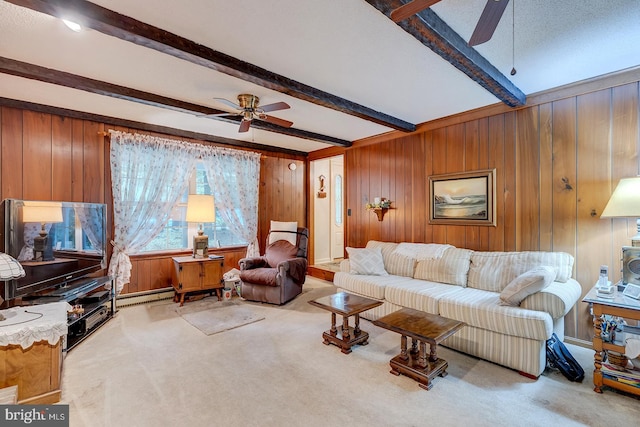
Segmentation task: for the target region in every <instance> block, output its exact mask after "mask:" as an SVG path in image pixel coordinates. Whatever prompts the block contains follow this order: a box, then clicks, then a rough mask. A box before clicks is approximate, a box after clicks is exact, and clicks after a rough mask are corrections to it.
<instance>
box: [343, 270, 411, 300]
mask: <svg viewBox="0 0 640 427" xmlns="http://www.w3.org/2000/svg"><path fill="white" fill-rule="evenodd" d="M411 280H412V279H411V278H410V277H402V276H393V275H388V276H364V275H359V274H350V273H345V272H342V271H338V272H337V273H335V274H334V276H333V284H334V285H336V286H337V287H339V288H343V289H345V290H347V291H350V292H353V293H356V294H358V295H364V296H366V297H369V298H375V299H377V300H382V299H384V295H385V288H386V287H387V285H389V284H391V283H398V284H401V283H405V282H408V281H411Z"/></svg>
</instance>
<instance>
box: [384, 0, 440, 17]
mask: <svg viewBox="0 0 640 427" xmlns="http://www.w3.org/2000/svg"><path fill="white" fill-rule="evenodd" d="M439 1H440V0H413V1H410V2H409V3H407V4H405V5H402V6H400V7H399V8H397V9H394V10H392V11H391V15H390V18H391V20H392V21H393V22H400V21H402V20H403V19H407V18H408V17H410V16H411V15H415V14H416V13H418V12H420V11H421V10H424V9H426V8H428V7H431V6H433V5H434V4H436V3H438V2H439Z"/></svg>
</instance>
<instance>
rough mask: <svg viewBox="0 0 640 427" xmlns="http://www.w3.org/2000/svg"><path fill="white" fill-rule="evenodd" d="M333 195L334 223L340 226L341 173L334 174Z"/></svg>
mask: <svg viewBox="0 0 640 427" xmlns="http://www.w3.org/2000/svg"><path fill="white" fill-rule="evenodd" d="M333 194H334V195H335V196H334V197H335V199H334V201H335V206H336V213H335V215H336V217H335V221H336V225H337V226H338V227H340V226H342V175H336V185H335V188H334V191H333Z"/></svg>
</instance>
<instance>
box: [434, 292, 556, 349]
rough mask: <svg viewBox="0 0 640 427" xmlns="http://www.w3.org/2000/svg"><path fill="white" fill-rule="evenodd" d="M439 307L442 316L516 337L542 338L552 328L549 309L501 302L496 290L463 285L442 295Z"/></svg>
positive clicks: (545, 336) (546, 335)
mask: <svg viewBox="0 0 640 427" xmlns="http://www.w3.org/2000/svg"><path fill="white" fill-rule="evenodd" d="M438 307H439V310H440V315H441V316H444V317H448V318H450V319H454V320H459V321H461V322H465V323H466V324H467V325H471V326H474V327H477V328H482V329H487V330H490V331H495V332H498V333H503V334H507V335H513V336H516V337H523V338H530V339H535V340H540V341H542V340H546V339H548V338H549V337H551V333H552V332H553V320H552V319H551V315H550V314H549V313H546V312H543V311H534V310H527V309H524V308H521V307H512V306H505V305H500V297H499V294H497V293H495V292H489V291H483V290H481V289H472V288H464V289H460V292H456V293H453V294H449V295H443V296H442V297H441V298H440V303H439V305H438Z"/></svg>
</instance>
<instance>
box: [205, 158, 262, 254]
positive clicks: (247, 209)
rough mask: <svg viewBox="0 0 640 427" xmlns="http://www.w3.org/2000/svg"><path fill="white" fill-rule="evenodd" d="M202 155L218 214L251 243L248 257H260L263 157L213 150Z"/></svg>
mask: <svg viewBox="0 0 640 427" xmlns="http://www.w3.org/2000/svg"><path fill="white" fill-rule="evenodd" d="M212 148H215V149H213V150H206V151H205V152H203V153H202V162H203V164H204V167H205V171H206V173H207V178H208V179H209V183H210V184H211V189H212V191H213V197H214V200H215V203H216V207H217V211H218V213H219V214H220V216H222V219H224V222H225V223H226V224H227V225H228V226H229V228H230V229H231V231H232V232H233V233H234V234H235V235H237V236H240V237H242V239H243V240H245V241H246V242H249V246H248V247H247V255H246V256H248V257H253V256H259V255H260V252H259V251H260V249H259V245H258V191H259V183H260V154H258V153H253V152H250V151H240V150H230V149H227V148H221V147H212Z"/></svg>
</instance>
